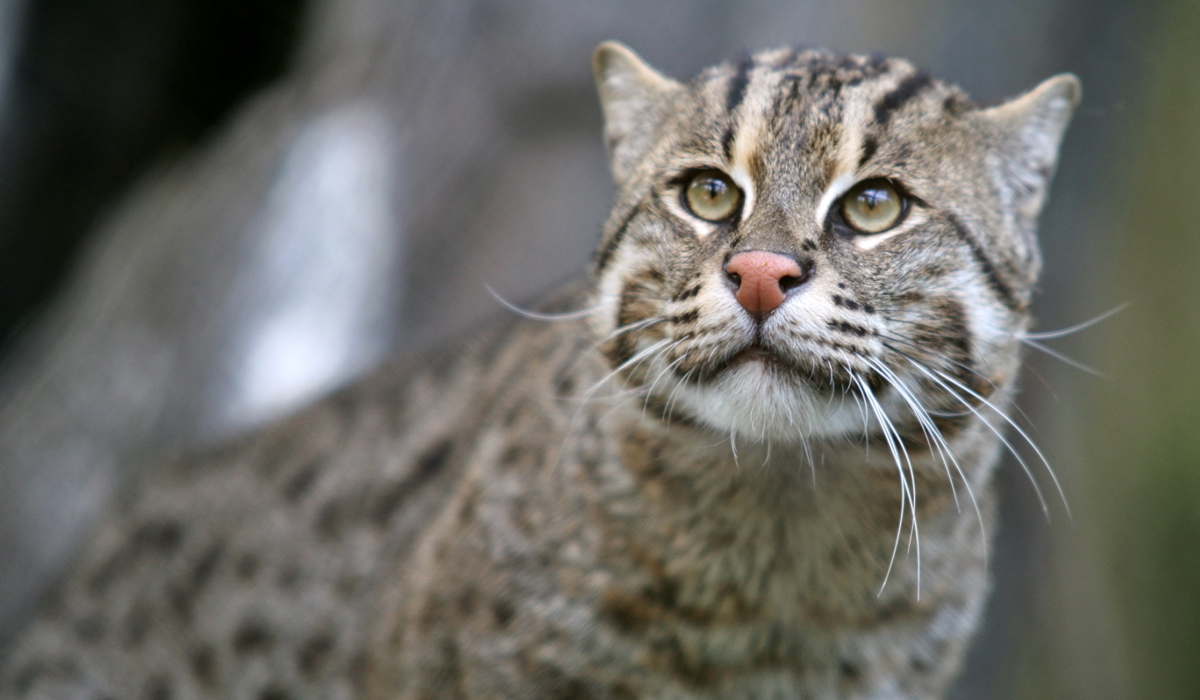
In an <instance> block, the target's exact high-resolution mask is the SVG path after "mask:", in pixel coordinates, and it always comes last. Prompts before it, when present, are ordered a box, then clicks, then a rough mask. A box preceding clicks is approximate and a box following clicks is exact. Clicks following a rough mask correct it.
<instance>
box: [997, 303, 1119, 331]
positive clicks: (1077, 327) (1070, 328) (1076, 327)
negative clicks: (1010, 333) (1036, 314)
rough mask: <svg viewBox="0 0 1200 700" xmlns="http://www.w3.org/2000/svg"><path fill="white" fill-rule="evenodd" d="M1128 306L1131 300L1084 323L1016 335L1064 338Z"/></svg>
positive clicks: (1108, 317)
mask: <svg viewBox="0 0 1200 700" xmlns="http://www.w3.org/2000/svg"><path fill="white" fill-rule="evenodd" d="M1128 308H1129V302H1125V303H1124V304H1119V305H1118V306H1115V307H1113V308H1111V309H1109V310H1108V311H1105V312H1104V313H1102V314H1100V315H1099V316H1096V317H1095V318H1091V319H1088V320H1087V321H1084V322H1082V323H1076V324H1075V325H1073V326H1067V327H1066V328H1060V329H1058V330H1056V331H1042V332H1040V333H1017V334H1016V336H1017V337H1018V338H1020V339H1021V340H1054V339H1055V338H1062V337H1063V336H1067V335H1071V334H1072V333H1078V332H1079V331H1081V330H1083V329H1085V328H1091V327H1092V326H1094V325H1096V324H1097V323H1100V322H1101V321H1107V320H1108V319H1110V318H1112V317H1113V316H1116V315H1117V314H1119V313H1121V312H1122V311H1124V310H1125V309H1128Z"/></svg>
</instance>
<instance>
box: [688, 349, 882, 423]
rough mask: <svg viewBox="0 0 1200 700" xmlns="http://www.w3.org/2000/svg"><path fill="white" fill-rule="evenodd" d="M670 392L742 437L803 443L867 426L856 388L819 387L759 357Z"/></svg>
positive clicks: (697, 413) (693, 410) (704, 419)
mask: <svg viewBox="0 0 1200 700" xmlns="http://www.w3.org/2000/svg"><path fill="white" fill-rule="evenodd" d="M672 391H673V392H674V397H673V400H674V402H675V403H676V404H677V405H678V406H679V407H680V409H682V410H683V411H684V412H686V413H687V414H689V415H691V416H694V417H696V418H698V419H699V420H700V422H702V423H703V424H705V425H707V426H708V427H710V428H712V429H713V431H714V432H717V433H719V434H731V433H732V434H734V435H736V436H737V439H738V440H739V441H748V442H762V443H767V442H770V443H802V442H806V441H810V440H823V439H839V438H846V437H852V436H861V435H863V434H864V433H865V432H866V431H867V430H868V429H869V425H868V420H869V419H868V416H867V414H866V413H864V407H863V405H862V402H861V401H860V400H859V399H858V398H857V397H856V395H855V394H854V393H853V392H851V391H845V392H843V391H841V390H834V391H829V390H825V389H818V388H816V387H813V386H811V385H809V384H808V383H806V382H804V381H802V380H800V379H798V378H796V377H792V376H786V375H781V374H779V373H778V372H773V371H772V370H771V368H770V367H768V366H767V365H766V364H765V363H761V362H749V363H744V364H741V365H739V366H737V367H731V368H729V369H728V370H726V371H725V372H723V373H721V375H720V376H719V377H717V378H715V379H714V380H713V381H712V382H710V383H707V384H704V385H695V384H681V385H680V386H678V387H676V388H674V389H673V390H672Z"/></svg>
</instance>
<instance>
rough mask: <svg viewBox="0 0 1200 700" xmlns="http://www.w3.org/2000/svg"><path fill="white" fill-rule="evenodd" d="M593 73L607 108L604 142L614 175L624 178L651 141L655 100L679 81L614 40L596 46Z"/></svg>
mask: <svg viewBox="0 0 1200 700" xmlns="http://www.w3.org/2000/svg"><path fill="white" fill-rule="evenodd" d="M592 74H593V76H594V77H595V79H596V89H597V90H598V91H599V93H600V105H601V107H602V108H603V109H604V142H605V145H606V146H607V147H608V155H609V159H610V161H611V163H612V170H613V176H614V177H615V178H616V179H617V181H618V182H622V181H624V180H625V178H626V176H627V175H628V174H629V172H630V171H631V170H632V169H633V166H634V163H635V162H636V160H637V157H638V156H640V155H641V152H642V151H643V150H644V148H645V147H646V145H648V142H649V136H650V134H649V131H650V128H651V127H652V125H653V124H652V117H653V113H654V106H655V104H656V103H658V102H659V101H660V100H661V99H662V97H663V96H664V95H666V94H667V93H669V92H671V91H672V90H674V89H675V88H677V87H678V86H679V84H678V83H676V82H675V81H673V80H671V79H670V78H667V77H665V76H663V75H662V74H661V73H659V72H658V71H656V70H654V69H653V68H651V67H650V66H649V65H648V64H647V63H646V62H645V61H643V60H642V59H641V57H640V56H638V55H637V54H636V53H634V52H633V50H632V49H630V48H629V47H628V46H625V45H624V44H621V43H618V42H615V41H606V42H604V43H603V44H600V45H599V46H597V47H596V52H595V53H594V54H593V55H592Z"/></svg>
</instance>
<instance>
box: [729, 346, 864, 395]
mask: <svg viewBox="0 0 1200 700" xmlns="http://www.w3.org/2000/svg"><path fill="white" fill-rule="evenodd" d="M755 364H757V365H759V366H761V367H762V368H764V369H766V370H767V372H768V374H769V375H771V376H773V377H776V376H777V377H780V378H784V379H790V380H792V381H799V382H800V383H803V384H805V385H806V386H809V387H811V388H816V389H822V390H826V391H829V390H833V389H837V388H841V386H842V383H841V382H839V381H837V379H836V374H837V373H835V372H834V370H833V369H832V367H831V366H830V365H829V364H828V363H821V367H820V368H818V366H817V362H812V363H809V362H804V361H800V360H798V359H796V358H794V357H791V356H789V355H785V354H784V353H782V352H780V351H778V350H775V349H774V348H771V347H770V346H768V345H765V344H763V343H762V342H760V341H758V340H755V341H753V342H751V343H749V344H748V345H746V346H745V347H743V348H742V349H740V350H738V351H736V352H734V353H733V354H731V355H729V356H727V357H726V358H724V359H722V360H718V361H717V362H716V363H715V364H714V365H713V366H712V368H711V369H710V370H709V371H708V372H706V373H705V374H707V375H708V376H709V377H711V378H716V377H719V376H722V375H725V374H727V373H729V372H735V371H737V370H739V369H741V368H746V367H750V366H753V365H755Z"/></svg>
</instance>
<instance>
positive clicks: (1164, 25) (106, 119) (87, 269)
mask: <svg viewBox="0 0 1200 700" xmlns="http://www.w3.org/2000/svg"><path fill="white" fill-rule="evenodd" d="M1198 37H1200V3H1196V2H1194V1H1192V2H1188V1H1186V0H1161V1H1159V2H1142V3H1128V2H1123V1H1119V0H1042V1H1036V2H1035V1H1033V0H1006V1H1005V2H973V3H960V2H950V1H949V0H893V1H892V2H887V3H878V2H870V1H868V0H850V1H843V2H838V3H822V2H817V1H816V0H811V1H807V2H806V1H803V0H761V1H750V0H746V1H743V2H717V1H716V0H657V1H656V2H654V3H644V2H636V1H634V0H624V1H619V2H605V3H590V2H576V3H562V2H554V1H553V0H486V2H485V0H445V1H441V2H432V1H429V0H426V1H424V2H416V1H409V0H238V1H235V0H156V2H154V3H147V2H141V1H139V0H0V660H2V658H3V654H4V649H5V645H6V644H7V642H8V641H9V640H10V639H11V636H12V634H13V633H14V630H15V629H17V628H18V627H19V625H20V624H21V623H22V621H23V620H25V619H26V618H27V616H28V615H29V614H30V611H31V609H32V607H33V605H34V604H35V603H36V601H37V598H38V596H39V594H40V592H42V591H43V590H45V588H46V586H47V585H48V584H49V581H51V580H52V579H53V575H54V573H55V572H56V571H58V570H59V569H60V567H61V566H62V565H63V564H64V562H65V561H68V560H69V557H70V554H71V552H72V549H73V547H74V546H76V545H77V543H78V542H79V539H80V537H81V536H83V535H85V534H86V532H87V531H88V530H89V526H90V524H91V523H92V522H93V521H94V519H95V517H96V516H97V514H98V513H99V512H101V511H102V509H103V508H104V507H105V506H106V504H108V503H109V502H110V501H111V499H112V497H113V495H114V493H115V492H116V490H117V489H119V487H120V485H121V484H122V483H125V482H126V481H127V480H128V478H129V477H130V476H131V475H132V474H135V473H136V472H137V471H138V470H140V469H153V468H154V466H155V464H156V462H157V460H158V459H159V457H160V456H161V455H163V454H164V453H167V452H171V451H175V450H179V449H186V448H187V447H188V446H195V445H197V444H200V443H208V442H212V441H217V440H221V439H223V438H226V437H228V436H230V435H232V434H234V433H236V432H239V431H244V430H248V429H250V428H251V427H253V426H254V425H256V424H259V423H261V422H262V421H265V420H269V419H271V418H272V417H275V416H278V415H280V414H281V413H283V412H286V411H288V410H290V409H292V408H294V407H295V406H296V405H298V404H299V403H303V402H304V401H306V400H309V399H311V398H313V397H315V396H318V395H320V394H321V393H323V392H325V391H328V390H329V389H330V388H332V387H334V386H337V385H339V384H341V383H344V382H346V381H349V380H350V379H351V378H353V377H354V376H355V375H357V374H358V373H360V372H362V371H363V370H365V369H368V368H370V367H371V366H373V365H375V364H377V363H379V362H380V361H381V360H382V359H383V358H385V357H386V356H389V355H393V354H397V353H403V352H406V351H409V350H412V349H415V348H419V347H423V346H427V345H429V344H431V343H434V342H437V341H438V340H439V339H444V338H446V337H447V336H449V335H452V334H454V333H456V332H461V331H462V330H463V329H465V328H467V327H469V324H470V323H472V322H473V321H475V320H477V319H479V318H482V317H484V316H486V315H489V314H498V313H504V311H503V310H502V309H501V308H500V307H499V305H498V304H497V303H496V302H495V301H494V300H493V299H492V298H491V297H490V296H489V295H488V293H487V291H486V289H485V285H490V286H491V287H492V288H493V289H495V290H497V292H498V293H499V294H500V295H502V296H503V297H505V298H507V299H511V300H515V301H518V302H523V301H529V300H531V299H534V298H536V297H537V295H538V294H539V293H541V292H544V291H546V290H549V289H551V288H553V287H554V285H555V284H556V283H557V282H559V281H561V280H564V279H567V278H569V277H570V276H572V275H574V274H578V273H579V272H580V271H582V270H583V269H585V266H586V263H587V258H588V255H589V253H590V251H591V248H592V246H593V245H594V244H595V242H596V240H597V237H598V234H599V228H600V224H601V222H602V220H603V218H604V216H605V214H606V211H607V209H608V206H609V203H610V198H611V196H612V186H611V183H610V180H609V177H608V174H607V170H606V165H605V162H604V154H603V150H602V145H601V140H600V120H599V116H598V112H599V110H598V106H597V103H596V100H595V98H594V96H593V92H592V87H591V83H590V73H589V58H590V54H591V50H592V48H593V46H594V45H595V44H596V43H598V42H599V41H601V40H603V39H607V38H616V39H620V40H622V41H624V42H626V43H628V44H629V45H631V46H633V47H634V48H635V49H637V50H638V51H639V52H641V53H642V54H643V56H645V57H646V58H647V59H648V60H649V61H650V62H651V63H652V64H654V65H655V66H657V67H659V68H660V69H661V70H663V71H664V72H666V73H668V74H671V75H675V76H681V77H684V76H689V75H692V74H694V73H695V72H696V71H698V70H699V69H701V68H702V67H704V66H707V65H709V64H712V63H715V62H717V61H720V60H723V59H725V58H728V57H730V56H733V55H736V54H737V53H738V52H739V51H740V50H741V49H743V48H750V49H755V48H762V47H768V46H773V45H780V44H796V43H799V44H807V45H819V46H829V47H831V48H834V49H838V50H844V51H872V50H879V51H883V52H886V53H891V54H897V55H902V56H906V57H908V58H911V59H913V60H914V61H915V62H917V63H918V64H919V65H921V66H923V67H925V68H927V69H928V70H929V71H930V72H931V73H933V74H934V75H936V76H938V77H941V78H943V79H947V80H950V81H952V82H956V83H958V84H960V85H962V86H963V87H964V88H965V89H966V90H967V91H968V92H969V93H970V94H971V95H972V96H973V97H975V98H976V99H979V100H991V99H997V98H1002V97H1006V96H1011V95H1015V94H1017V93H1020V92H1022V91H1024V90H1026V89H1029V88H1031V87H1033V86H1034V85H1036V84H1037V83H1038V82H1039V81H1040V80H1042V79H1043V78H1045V77H1047V76H1049V75H1051V74H1054V73H1058V72H1063V71H1071V72H1074V73H1076V74H1078V75H1079V76H1080V77H1081V78H1082V80H1083V84H1084V101H1083V105H1082V107H1081V109H1080V111H1079V112H1078V114H1077V116H1076V118H1075V121H1074V123H1073V125H1072V127H1071V130H1070V132H1069V133H1068V135H1067V138H1066V142H1065V144H1064V149H1063V155H1062V161H1061V165H1060V168H1059V172H1058V176H1057V179H1056V182H1055V185H1054V187H1053V190H1052V195H1051V199H1050V201H1049V204H1048V207H1047V210H1046V211H1045V213H1044V215H1043V217H1042V242H1043V247H1044V249H1045V253H1046V271H1045V275H1044V279H1043V282H1042V284H1041V293H1040V297H1039V299H1038V301H1037V305H1036V307H1035V308H1036V311H1037V316H1038V323H1037V328H1036V329H1037V330H1040V331H1053V330H1057V329H1063V328H1067V327H1070V326H1072V325H1074V324H1077V323H1079V322H1082V321H1086V320H1088V319H1091V318H1093V317H1096V316H1098V315H1100V314H1102V313H1104V312H1106V311H1108V310H1110V309H1113V308H1114V307H1117V306H1119V305H1121V304H1128V307H1127V308H1126V309H1125V310H1124V311H1123V312H1121V313H1119V314H1117V315H1116V316H1114V317H1112V318H1109V319H1107V320H1104V321H1103V322H1101V323H1099V324H1097V325H1095V326H1093V327H1090V328H1087V329H1086V330H1082V331H1080V332H1077V333H1074V334H1071V335H1068V336H1066V337H1063V338H1061V339H1057V340H1052V341H1049V344H1050V345H1052V346H1053V347H1054V348H1055V349H1056V350H1057V351H1059V352H1062V353H1065V354H1066V355H1068V356H1070V357H1072V358H1074V359H1075V360H1077V361H1079V362H1082V363H1086V364H1087V365H1089V366H1091V367H1093V368H1095V369H1096V370H1097V371H1098V372H1099V374H1100V375H1101V376H1095V375H1093V374H1089V373H1087V372H1084V371H1081V370H1080V369H1077V368H1076V367H1073V366H1071V365H1069V364H1068V363H1065V362H1063V361H1061V360H1058V359H1055V358H1053V357H1050V356H1047V355H1045V354H1041V353H1036V352H1031V353H1030V355H1031V356H1030V358H1029V360H1030V361H1029V368H1028V371H1027V373H1026V377H1025V382H1024V386H1025V391H1024V394H1023V397H1022V407H1023V410H1024V414H1025V415H1024V417H1023V418H1022V419H1021V420H1022V423H1023V424H1024V425H1026V426H1027V428H1028V429H1029V431H1030V434H1031V435H1032V436H1033V438H1034V439H1035V440H1036V441H1037V443H1038V444H1039V445H1040V446H1041V448H1042V450H1043V451H1044V452H1045V453H1046V455H1047V456H1048V458H1049V460H1050V462H1051V463H1052V464H1053V465H1054V467H1055V469H1056V471H1057V473H1058V475H1059V477H1060V479H1061V480H1062V481H1063V485H1064V489H1065V491H1066V494H1067V498H1068V500H1069V502H1070V504H1071V508H1072V511H1073V518H1068V517H1067V514H1066V511H1065V509H1064V508H1063V507H1062V505H1061V504H1059V503H1053V502H1052V503H1051V508H1050V514H1049V517H1047V516H1046V515H1044V514H1043V513H1042V511H1041V509H1040V507H1039V505H1038V503H1037V498H1036V496H1035V494H1034V490H1033V488H1032V486H1031V485H1030V484H1029V481H1028V479H1027V478H1026V477H1025V475H1024V474H1023V473H1022V472H1021V470H1020V468H1019V467H1018V466H1017V465H1015V464H1013V463H1007V464H1005V465H1004V466H1003V468H1002V469H1001V472H1000V487H1001V491H1002V494H1003V499H1004V502H1003V508H1002V513H1003V515H1002V523H1001V532H1000V533H999V539H998V541H997V544H996V549H995V551H994V555H993V562H994V564H993V565H994V569H995V572H996V574H997V583H996V588H995V592H994V595H993V597H992V601H991V604H990V607H989V610H988V617H987V621H986V626H985V628H984V631H983V634H982V635H981V638H980V640H979V643H978V644H977V645H976V647H975V648H974V651H973V652H972V654H971V658H970V662H969V665H968V669H967V671H966V673H965V674H964V676H963V678H962V680H961V681H960V682H959V684H958V686H957V688H956V690H955V695H954V697H956V698H960V699H966V698H971V699H974V700H978V699H992V698H1023V699H1024V698H1029V699H1033V698H1047V699H1049V698H1056V699H1059V698H1089V699H1098V698H1100V699H1102V698H1114V699H1116V698H1121V699H1124V698H1134V697H1138V698H1141V697H1145V698H1197V697H1200V362H1197V360H1198V359H1200V353H1198V352H1197V348H1200V274H1197V273H1196V269H1197V268H1198V267H1200V235H1197V234H1196V231H1195V229H1196V224H1195V221H1196V220H1197V217H1196V216H1194V215H1193V212H1191V210H1190V209H1188V207H1189V206H1190V204H1189V203H1190V202H1194V201H1200V200H1195V199H1193V197H1196V194H1195V191H1196V188H1197V186H1198V185H1200V128H1197V127H1198V126H1200V46H1198V40H1197V38H1198ZM1038 476H1039V480H1040V481H1041V483H1042V487H1043V489H1048V490H1051V491H1052V489H1053V487H1052V485H1051V484H1050V482H1049V480H1048V478H1046V475H1045V474H1044V473H1041V474H1039V475H1038Z"/></svg>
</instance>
